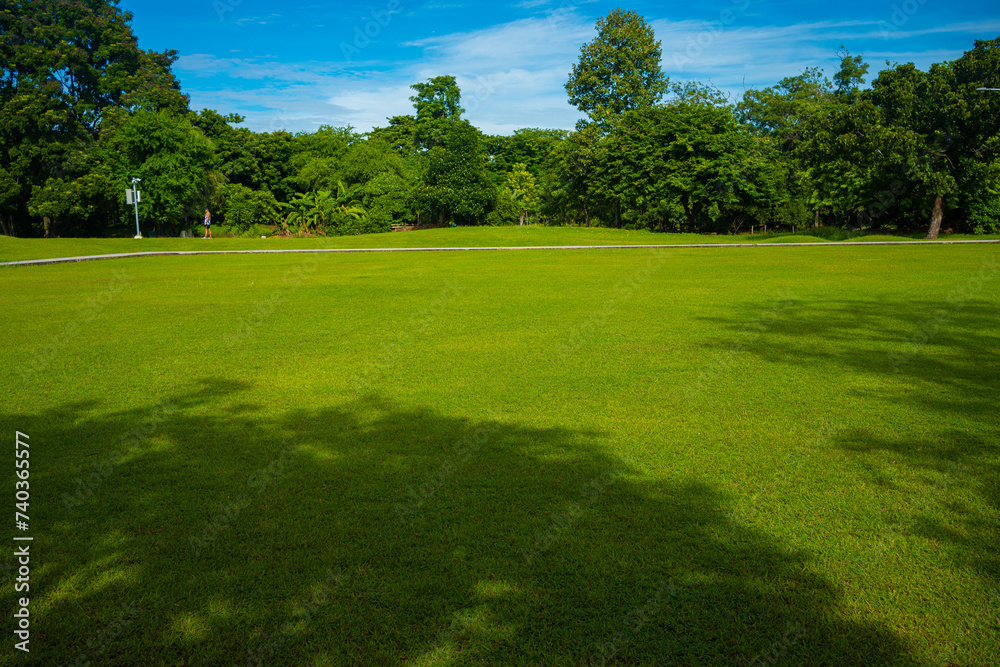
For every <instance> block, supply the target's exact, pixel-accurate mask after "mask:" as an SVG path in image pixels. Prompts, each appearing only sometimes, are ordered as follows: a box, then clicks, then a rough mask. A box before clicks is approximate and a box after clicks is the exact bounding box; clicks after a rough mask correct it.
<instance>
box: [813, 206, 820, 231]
mask: <svg viewBox="0 0 1000 667" xmlns="http://www.w3.org/2000/svg"><path fill="white" fill-rule="evenodd" d="M813 227H819V209H816V210H815V211H813Z"/></svg>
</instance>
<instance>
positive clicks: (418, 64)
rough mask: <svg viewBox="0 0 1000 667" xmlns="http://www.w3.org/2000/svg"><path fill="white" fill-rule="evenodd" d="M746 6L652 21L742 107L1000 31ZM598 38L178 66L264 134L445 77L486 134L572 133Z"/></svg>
mask: <svg viewBox="0 0 1000 667" xmlns="http://www.w3.org/2000/svg"><path fill="white" fill-rule="evenodd" d="M527 1H528V2H533V1H534V0H527ZM736 9H738V6H735V5H734V10H733V11H732V12H731V13H729V14H727V13H720V15H719V19H718V20H716V21H694V20H687V21H669V20H652V21H651V22H650V23H651V25H652V26H653V28H654V30H655V32H656V37H657V39H659V40H660V41H661V43H662V46H663V68H664V71H665V72H666V73H667V74H668V75H669V76H670V77H671V79H672V80H674V81H683V80H687V79H698V80H700V81H703V82H708V81H709V80H711V81H712V83H714V84H715V85H717V86H719V87H720V88H721V89H722V90H723V91H725V92H728V93H730V95H731V99H733V100H734V101H735V100H736V99H738V98H739V97H740V96H741V95H742V93H743V89H744V85H745V86H746V87H764V86H771V85H774V84H776V83H777V82H778V81H779V80H780V79H782V78H785V77H788V76H794V75H796V74H799V73H801V72H802V70H803V69H805V68H806V67H822V68H824V69H825V70H826V72H827V74H828V76H832V74H833V72H834V71H835V70H836V67H837V66H838V65H839V59H838V58H837V56H836V45H838V44H840V43H844V44H848V45H856V44H862V45H866V46H869V47H876V46H877V47H885V48H881V49H876V48H871V49H869V51H867V52H865V56H866V58H867V60H868V62H870V63H872V65H873V68H872V72H871V74H870V76H872V75H874V74H876V70H877V69H878V66H879V64H880V61H881V60H884V59H889V60H903V61H909V60H912V61H914V62H916V63H917V64H918V66H926V65H928V64H929V63H930V62H940V61H942V60H948V59H952V58H955V57H957V56H958V55H960V52H958V53H956V52H954V51H950V50H948V49H943V48H934V49H928V50H924V51H920V50H916V49H914V50H907V49H906V48H905V47H907V46H919V45H920V44H922V43H923V42H922V40H920V39H914V41H913V42H905V41H904V38H920V37H922V36H925V35H927V34H932V33H941V34H945V33H954V34H961V33H963V32H977V33H979V34H983V31H984V30H1000V21H993V22H987V24H985V25H984V24H983V23H979V24H971V23H956V24H948V25H939V26H935V27H933V28H929V29H926V30H910V31H909V32H906V33H904V32H903V31H902V29H901V28H900V30H898V31H896V32H894V33H893V36H892V37H890V38H883V37H882V36H881V35H880V31H879V26H878V22H877V21H871V20H868V21H860V20H858V21H840V22H832V21H830V22H813V23H804V24H794V25H785V26H780V25H769V26H768V25H765V26H761V25H752V24H751V23H750V22H751V17H749V16H744V15H741V14H740V12H739V11H736ZM902 27H909V26H905V25H904V26H902ZM897 33H898V34H897ZM593 36H594V25H593V22H592V21H591V20H590V19H586V18H583V17H581V16H579V15H578V14H577V13H575V12H574V11H566V10H559V11H555V12H550V13H549V14H548V15H547V16H537V17H533V18H526V19H520V20H516V21H512V22H509V23H503V24H499V25H494V26H491V27H489V28H485V29H481V30H472V31H466V32H457V33H451V34H446V35H440V36H432V37H425V38H423V39H418V40H412V41H409V42H406V43H404V44H403V45H402V46H403V47H404V49H403V50H402V52H403V53H404V55H407V54H406V52H407V51H409V50H410V49H419V51H420V53H421V57H420V58H419V59H416V60H414V59H402V56H401V59H399V60H388V59H385V58H381V59H380V58H379V54H380V53H384V52H379V51H377V50H376V49H374V48H371V49H360V50H359V52H358V53H357V54H354V58H352V60H351V61H340V62H331V61H307V62H294V63H286V62H277V61H276V60H275V59H273V58H268V57H258V58H236V57H229V58H217V57H215V56H212V55H207V54H192V55H187V56H183V57H181V58H180V59H178V61H177V64H176V65H175V69H176V70H177V71H178V73H179V74H181V75H183V77H193V78H197V79H198V80H199V81H203V80H205V79H206V78H208V77H214V79H215V83H217V85H216V86H214V88H212V89H208V88H206V87H204V86H200V89H199V90H198V91H197V92H194V93H192V98H193V100H192V104H193V106H195V107H201V106H208V107H211V108H216V109H218V110H220V111H223V112H227V113H228V112H236V113H240V114H242V115H245V116H246V117H247V125H248V126H249V127H251V128H253V129H258V130H271V129H276V128H278V127H284V128H285V129H289V130H293V131H298V130H313V129H315V128H316V127H317V126H319V125H320V124H328V125H347V124H350V125H352V126H354V127H355V128H356V129H357V130H359V131H366V130H369V129H371V128H372V127H374V126H379V125H385V122H386V121H385V119H386V118H387V117H390V116H394V115H400V114H406V113H411V112H412V105H411V103H410V101H409V99H408V98H409V96H410V95H411V94H412V91H411V90H410V88H409V86H410V84H412V83H415V82H418V81H424V80H426V79H428V78H431V77H434V76H440V75H444V74H450V75H453V76H455V77H456V78H457V80H458V83H459V85H460V87H461V88H462V92H463V98H462V104H463V106H464V107H465V108H466V111H467V113H466V117H467V118H468V119H469V120H470V122H472V123H473V124H475V125H476V126H477V127H480V128H481V129H483V130H484V131H486V132H490V133H509V132H512V131H513V130H515V129H517V128H520V127H549V128H563V129H571V128H572V127H573V126H574V124H575V122H576V120H577V119H578V118H579V117H580V115H581V114H580V113H579V112H578V111H577V110H576V109H574V108H573V107H571V106H570V105H569V104H568V102H567V97H566V92H565V89H564V87H563V85H564V84H565V82H566V79H567V78H568V76H569V72H570V71H571V69H572V66H573V64H574V63H575V62H576V59H577V57H578V55H579V51H580V47H581V45H582V44H583V43H584V42H586V41H588V40H590V39H592V38H593ZM971 46H972V44H971V40H970V43H969V45H968V48H971ZM852 49H853V47H852ZM397 52H398V51H397ZM338 53H339V52H338ZM407 57H408V56H407ZM362 58H368V60H361V59H362ZM182 80H183V78H182ZM282 123H284V125H281V124H282Z"/></svg>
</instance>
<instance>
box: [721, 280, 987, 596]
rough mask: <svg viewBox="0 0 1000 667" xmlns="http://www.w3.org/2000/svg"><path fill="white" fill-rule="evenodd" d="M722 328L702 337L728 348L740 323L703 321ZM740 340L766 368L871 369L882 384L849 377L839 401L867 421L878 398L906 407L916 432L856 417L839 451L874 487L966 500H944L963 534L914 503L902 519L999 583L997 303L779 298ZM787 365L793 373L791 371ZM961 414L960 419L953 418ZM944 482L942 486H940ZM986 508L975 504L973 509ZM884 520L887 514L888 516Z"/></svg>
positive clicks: (962, 564)
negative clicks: (888, 464) (909, 480)
mask: <svg viewBox="0 0 1000 667" xmlns="http://www.w3.org/2000/svg"><path fill="white" fill-rule="evenodd" d="M709 319H711V320H712V321H714V322H716V323H717V324H719V325H721V326H722V328H723V329H724V330H726V331H728V332H730V333H731V334H732V335H733V337H732V339H731V340H730V342H728V343H720V342H718V341H716V342H713V343H710V344H708V345H706V347H708V348H718V347H719V346H720V345H721V346H723V347H725V346H727V345H728V346H729V347H730V348H734V347H735V345H736V343H737V342H739V341H741V340H747V339H748V336H747V334H746V331H747V330H748V329H747V327H745V325H744V322H741V321H738V320H737V319H735V318H723V317H715V318H709ZM749 330H750V331H751V332H760V333H759V335H755V334H753V333H751V335H750V336H749V342H748V343H747V344H745V345H740V346H739V350H740V351H741V352H745V353H746V354H748V355H752V356H753V357H756V358H757V359H759V360H761V361H764V362H766V363H767V364H769V365H771V366H770V367H772V368H774V369H775V373H780V372H788V368H789V367H791V368H792V369H796V368H802V369H808V370H815V369H822V373H823V375H824V376H826V377H836V376H838V375H840V374H842V373H843V374H856V375H858V376H862V377H863V376H864V375H866V374H867V375H869V376H874V377H876V378H878V376H882V377H883V378H884V380H885V381H884V382H867V383H852V386H851V390H850V392H851V393H850V394H848V395H844V396H842V397H840V399H839V400H838V402H839V403H840V404H842V405H849V406H850V410H851V411H854V410H861V411H865V410H869V411H870V415H869V416H868V421H869V422H877V421H878V420H879V419H880V414H879V411H878V407H877V406H879V405H890V406H893V407H901V408H904V409H908V410H910V411H911V413H912V414H914V415H915V416H918V417H920V418H921V419H922V423H923V424H924V426H923V427H922V429H923V431H922V432H921V433H920V434H919V435H915V434H914V433H912V432H911V433H907V434H900V435H899V436H898V437H892V436H886V435H884V434H882V435H879V434H878V433H877V432H876V429H874V428H871V427H870V426H857V427H854V428H852V429H848V430H846V431H843V432H840V433H838V434H837V436H836V437H835V438H834V439H833V442H834V444H835V445H837V446H838V447H840V448H841V449H842V450H844V451H846V452H850V453H852V454H856V455H859V456H857V457H854V458H852V461H853V463H854V465H857V466H860V467H864V468H867V469H868V472H869V474H870V476H871V478H872V480H874V481H875V482H876V483H877V484H879V485H881V486H883V487H884V488H885V489H886V490H889V491H899V492H901V493H902V494H904V495H908V496H910V497H911V498H912V500H911V504H913V505H914V506H917V505H919V504H920V503H921V502H923V503H924V504H930V503H931V500H932V499H933V500H934V509H935V511H937V510H938V509H941V508H939V507H938V505H939V504H940V503H946V502H947V499H948V498H949V497H950V496H952V495H956V494H959V493H960V492H961V493H965V494H966V497H967V498H968V497H971V498H974V499H975V502H974V503H971V504H970V503H969V502H966V501H962V502H954V503H953V506H951V507H944V508H943V509H942V510H941V512H940V513H939V516H943V515H947V516H949V517H950V518H951V519H952V523H953V524H962V525H963V526H964V530H963V531H959V530H956V529H955V527H954V525H947V523H946V522H943V521H942V520H941V519H940V518H937V519H935V518H932V517H931V516H930V515H931V514H932V512H929V511H926V508H919V507H914V508H913V509H912V510H911V514H910V516H909V518H907V519H906V520H904V521H902V523H903V524H904V525H905V531H904V532H905V533H912V534H919V535H921V536H923V537H925V538H927V539H928V540H930V541H934V540H936V541H938V542H941V543H944V544H950V545H951V546H952V547H953V549H952V552H953V553H954V554H956V564H955V568H956V570H960V569H963V568H972V569H973V570H975V571H976V572H977V574H978V575H979V577H980V578H981V580H982V583H983V585H984V586H987V587H988V588H989V589H990V590H1000V565H998V563H997V559H996V546H995V543H994V539H995V536H996V527H995V520H994V518H993V517H995V516H996V515H997V513H998V510H1000V481H998V480H1000V419H998V414H1000V413H998V408H1000V373H998V370H997V369H998V368H1000V348H998V347H997V342H998V336H997V332H998V331H1000V310H998V309H997V306H996V304H995V303H991V302H988V301H986V300H984V299H981V298H969V299H967V300H961V301H955V302H949V301H948V300H937V301H936V300H927V299H925V300H913V301H907V302H905V303H876V302H872V301H866V300H860V299H850V298H845V299H843V300H839V301H832V302H820V303H815V302H808V303H800V304H798V305H797V306H794V307H789V308H787V309H785V310H784V311H782V312H781V313H780V314H778V316H777V317H774V318H771V319H768V320H766V321H764V322H763V323H762V325H761V326H759V327H750V328H749ZM793 372H794V370H793ZM958 423H960V424H961V425H962V428H958V427H956V424H958ZM880 453H889V454H891V456H890V457H889V459H890V460H891V461H892V463H893V464H895V463H897V462H898V464H899V466H900V467H905V468H906V469H907V470H908V471H913V472H914V473H915V474H917V475H919V476H920V477H921V478H922V479H923V480H925V481H924V485H923V486H922V487H918V488H916V489H915V490H912V491H906V490H905V489H899V488H897V486H896V481H895V480H889V479H886V478H885V477H884V476H883V474H882V472H881V468H882V467H883V466H884V465H885V462H884V461H883V458H882V457H880V456H878V455H879V454H880ZM945 491H947V493H945ZM984 507H985V508H989V509H988V510H986V511H984V509H983V508H984ZM887 521H891V520H890V519H887Z"/></svg>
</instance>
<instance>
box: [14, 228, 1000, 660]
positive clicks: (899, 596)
mask: <svg viewBox="0 0 1000 667" xmlns="http://www.w3.org/2000/svg"><path fill="white" fill-rule="evenodd" d="M454 231H455V230H442V233H447V232H454ZM540 231H543V232H545V231H547V230H540ZM533 232H534V230H532V233H533ZM593 233H595V234H596V233H599V232H593ZM413 236H414V237H416V236H417V235H416V234H414V235H413ZM198 243H202V242H198ZM205 243H208V242H205ZM998 262H1000V260H998V258H997V251H996V248H995V246H973V247H970V246H966V247H955V246H944V247H928V246H919V247H908V248H906V247H889V248H886V247H864V248H851V247H835V248H826V249H824V250H823V252H817V251H816V249H815V248H801V249H800V248H787V249H783V251H782V252H781V253H780V254H772V253H767V254H760V253H756V252H753V253H744V252H739V251H737V252H732V251H726V250H682V249H678V250H674V251H670V252H669V253H657V252H655V251H649V252H641V253H607V252H600V251H580V252H577V253H571V254H567V253H560V252H544V251H542V252H532V253H497V254H480V253H475V254H451V253H448V254H437V253H433V254H398V255H397V254H391V255H389V254H387V255H322V256H319V257H312V256H311V257H309V258H305V259H304V258H302V257H299V256H219V257H197V258H183V257H162V258H149V259H146V260H142V261H130V262H98V263H89V264H75V265H58V266H49V267H31V268H17V269H11V270H8V271H4V272H0V294H3V297H2V299H3V301H2V305H3V306H4V311H5V312H7V313H8V314H9V315H8V318H9V319H8V323H9V326H8V330H7V332H6V333H7V335H6V341H5V345H4V347H3V351H2V352H0V355H2V356H0V359H2V362H0V368H2V369H3V372H4V377H3V382H2V387H3V389H2V390H0V398H2V404H3V406H4V415H3V419H2V421H3V424H4V430H5V432H6V433H8V435H9V434H11V433H12V432H13V431H14V430H15V429H18V430H20V431H22V432H26V433H28V434H29V435H30V436H31V443H32V448H33V449H32V458H31V464H32V468H31V470H32V477H31V480H32V494H33V495H32V506H31V507H32V512H31V516H32V522H33V523H32V530H31V534H32V535H34V536H35V542H34V547H33V548H34V549H35V553H36V554H37V555H38V556H37V558H38V560H37V561H33V564H32V566H33V568H34V569H33V572H32V585H33V588H32V591H33V592H32V619H33V623H34V626H33V627H34V628H35V630H36V632H37V633H45V634H44V637H42V636H41V635H40V634H36V635H34V640H33V642H35V641H37V642H38V643H37V645H36V644H35V643H33V644H32V647H33V655H35V656H39V657H40V658H41V657H45V658H46V659H47V660H49V663H48V664H55V663H62V662H72V661H73V660H75V659H76V658H77V656H79V655H80V654H85V655H86V656H87V657H88V658H89V659H91V660H94V661H95V662H98V663H100V664H120V665H129V664H139V663H142V664H224V663H229V662H232V661H234V660H240V661H243V660H244V659H245V657H246V656H247V655H248V652H250V654H251V655H253V656H256V657H260V658H262V659H263V660H264V662H265V663H266V664H419V665H431V664H436V665H450V664H539V663H540V662H542V663H544V664H579V662H580V661H581V660H585V659H587V658H588V656H593V655H595V654H597V653H598V652H599V651H602V650H603V651H604V652H605V653H611V654H612V655H613V657H612V658H611V660H610V662H612V663H614V662H617V661H621V662H622V663H627V664H667V663H670V664H719V665H724V664H725V665H728V664H740V663H742V664H746V663H748V662H749V661H751V660H752V659H754V658H755V657H758V656H760V655H761V653H762V652H763V651H767V650H771V649H772V648H773V649H774V650H776V651H778V652H784V653H785V655H784V657H783V658H782V664H803V665H807V664H837V665H852V664H856V665H862V664H864V665H870V664H895V665H915V664H918V663H921V662H922V661H927V660H937V661H939V662H940V663H941V664H944V661H946V660H951V661H952V662H953V663H954V664H963V665H964V664H969V665H979V664H998V663H1000V648H998V647H1000V642H998V641H997V640H998V630H997V610H998V608H1000V607H998V604H1000V599H998V598H997V597H996V596H995V592H996V591H997V588H998V584H1000V569H998V566H997V561H996V551H995V545H996V544H997V543H998V542H1000V531H998V529H997V526H998V525H1000V507H998V506H997V501H996V499H997V498H998V497H1000V486H998V482H997V480H998V474H997V473H998V472H1000V470H998V463H997V461H998V458H997V453H998V452H997V443H998V442H1000V418H998V416H997V415H998V411H997V407H998V406H997V396H998V390H1000V374H998V373H997V372H996V369H997V365H998V361H1000V359H998V352H997V350H1000V346H998V343H1000V326H998V325H1000V322H998V315H997V313H998V305H1000V303H998V302H1000V296H998V295H1000V290H998V289H997V288H996V286H997V282H998V279H1000V276H998V275H997V269H998ZM283 276H286V277H287V280H286V281H283V280H282V277H283ZM295 276H301V279H300V280H298V282H296V279H295ZM977 276H979V277H978V278H977ZM935 317H936V319H934V318H935ZM922 329H923V330H925V331H928V332H931V333H933V336H932V337H931V339H930V341H929V343H928V344H926V345H918V344H917V343H919V342H921V341H922V340H923V339H922V338H920V331H921V330H922ZM893 354H895V355H897V356H896V357H893V356H891V355H893ZM286 441H291V442H294V443H296V445H297V447H298V449H294V450H286V449H285V445H284V444H283V443H284V442H286ZM8 465H9V467H8V470H11V471H12V470H13V466H12V465H11V464H10V459H8ZM7 474H8V475H10V482H9V483H10V484H11V486H9V487H8V488H13V487H12V484H13V475H12V474H10V473H7ZM73 497H76V498H77V499H79V500H80V501H81V502H80V504H79V505H76V504H75V503H74V502H73V501H70V502H67V500H66V499H67V498H73ZM400 516H404V520H402V521H401V520H400V519H399V517H400ZM192 538H194V539H195V540H204V541H205V545H204V546H203V547H202V548H201V549H200V551H198V553H195V550H194V548H193V547H192ZM337 576H340V577H341V578H340V579H339V580H338V579H337V578H336V577H337ZM991 594H992V595H993V597H991ZM124 603H132V604H134V605H136V606H137V607H138V608H140V609H141V610H139V611H134V610H133V611H128V610H125V611H123V606H122V605H123V604H124ZM4 605H5V608H7V609H10V608H12V607H13V600H12V594H11V593H10V587H9V586H6V585H5V587H4ZM35 651H37V653H35ZM0 655H2V656H3V657H0V664H11V665H13V664H14V663H15V662H18V663H20V662H21V661H22V658H21V656H17V657H16V658H15V657H13V656H12V655H11V654H10V652H5V653H4V654H0ZM762 660H764V662H765V664H768V663H767V662H766V660H767V658H766V656H765V657H764V658H762ZM935 664H937V663H935Z"/></svg>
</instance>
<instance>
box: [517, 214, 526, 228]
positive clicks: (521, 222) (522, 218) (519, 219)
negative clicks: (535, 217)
mask: <svg viewBox="0 0 1000 667" xmlns="http://www.w3.org/2000/svg"><path fill="white" fill-rule="evenodd" d="M517 219H518V222H519V223H520V225H521V227H524V211H521V212H520V213H519V214H518V217H517Z"/></svg>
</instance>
